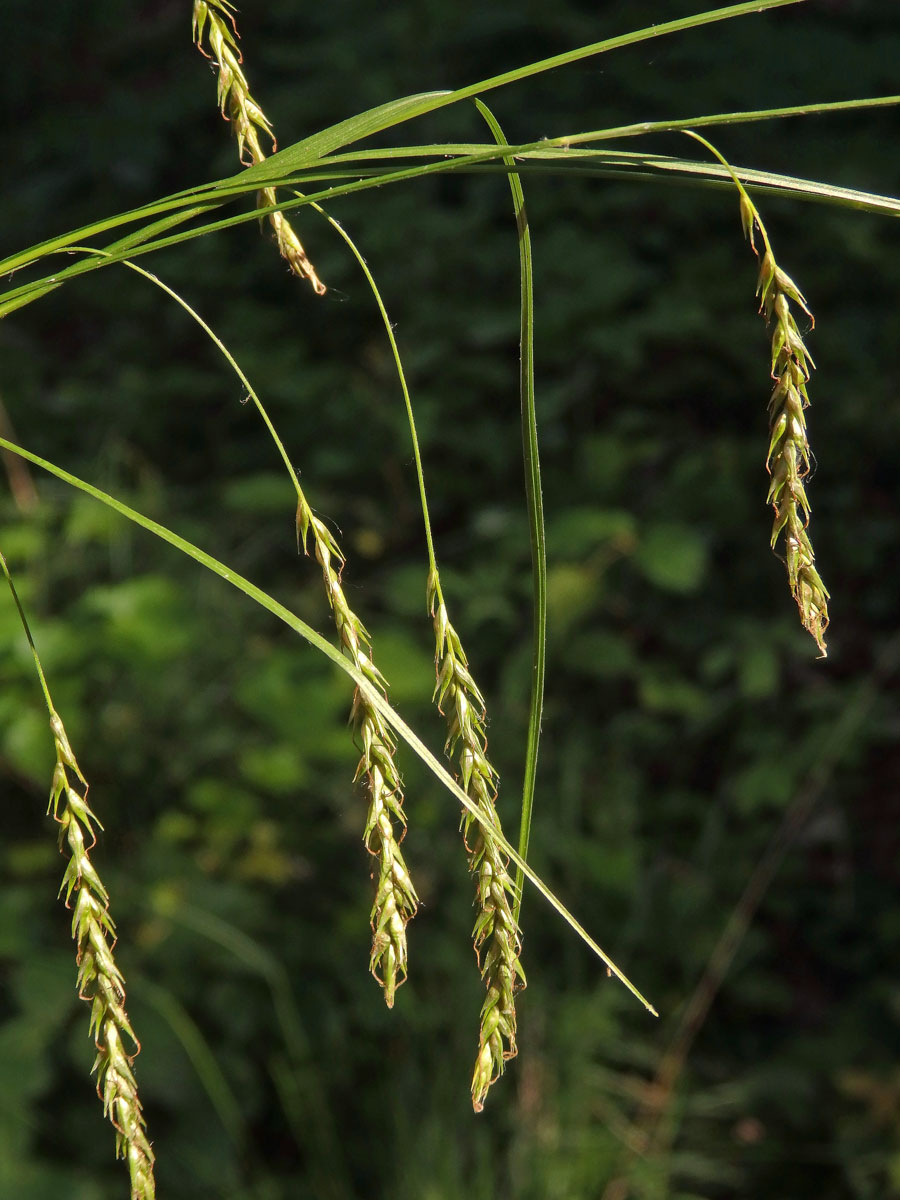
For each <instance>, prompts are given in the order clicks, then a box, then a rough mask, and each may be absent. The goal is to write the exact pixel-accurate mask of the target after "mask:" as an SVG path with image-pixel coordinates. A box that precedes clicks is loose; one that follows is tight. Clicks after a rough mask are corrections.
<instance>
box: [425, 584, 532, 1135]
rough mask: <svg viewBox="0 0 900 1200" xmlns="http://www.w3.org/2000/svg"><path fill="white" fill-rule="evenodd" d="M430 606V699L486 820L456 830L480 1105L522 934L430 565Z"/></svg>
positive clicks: (520, 978)
mask: <svg viewBox="0 0 900 1200" xmlns="http://www.w3.org/2000/svg"><path fill="white" fill-rule="evenodd" d="M428 607H429V611H430V612H431V615H432V618H433V621H434V632H435V642H436V651H435V666H436V668H437V686H436V687H435V692H434V698H435V700H436V701H437V704H438V707H439V708H440V710H441V711H442V712H443V713H444V714H445V716H446V718H447V724H448V731H449V732H448V736H447V745H446V747H445V749H446V753H447V754H448V755H450V756H452V755H454V754H455V755H456V757H457V760H458V763H459V775H460V784H461V785H462V788H463V791H464V792H465V793H466V795H467V796H468V797H469V798H470V799H471V800H472V801H473V803H474V805H475V806H476V808H477V809H478V811H479V813H481V814H482V815H483V816H484V817H485V819H486V821H487V825H486V826H485V825H483V824H482V823H481V822H480V821H478V819H477V818H476V817H475V816H474V814H473V813H471V812H469V810H468V809H464V810H463V815H462V824H461V826H460V828H461V829H462V833H463V839H464V841H465V846H466V853H467V855H468V859H469V870H470V871H471V872H472V874H473V875H474V876H475V880H476V897H475V904H476V907H477V910H478V915H477V917H476V920H475V928H474V930H473V938H474V943H475V954H476V956H477V958H478V965H479V968H480V970H481V977H482V979H483V980H484V984H485V988H486V991H487V994H486V996H485V999H484V1003H483V1005H482V1008H481V1019H480V1027H479V1040H478V1053H477V1056H476V1059H475V1070H474V1072H473V1075H472V1104H473V1106H474V1108H475V1111H476V1112H481V1110H482V1109H483V1107H484V1101H485V1097H486V1096H487V1093H488V1089H489V1088H490V1086H491V1084H493V1083H494V1082H496V1080H497V1079H498V1078H499V1077H500V1075H501V1074H502V1073H503V1069H504V1066H505V1064H506V1062H507V1061H508V1060H509V1059H511V1058H514V1057H515V1055H516V1052H517V1049H516V1003H515V994H516V992H517V991H518V989H519V988H520V987H523V986H524V984H525V973H524V971H523V970H522V965H521V962H520V961H519V956H520V954H521V951H522V939H521V936H520V933H519V927H518V925H517V923H516V920H515V917H514V916H513V903H514V900H515V885H514V883H513V880H512V879H511V877H510V874H509V871H508V869H507V868H508V860H507V858H506V855H505V854H504V853H503V851H502V850H501V848H500V846H499V844H498V842H497V840H496V837H495V836H494V835H493V833H492V830H497V831H498V832H500V818H499V816H498V814H497V807H496V798H497V772H496V771H495V769H494V767H493V766H492V765H491V763H490V761H489V760H488V757H487V739H486V737H485V732H484V711H485V708H484V698H483V697H482V695H481V691H480V690H479V688H478V686H477V684H476V683H475V680H474V679H473V678H472V674H471V672H470V670H469V664H468V661H467V659H466V654H465V651H464V650H463V647H462V642H461V641H460V639H459V635H458V634H457V632H456V630H455V629H454V628H453V626H452V624H451V623H450V618H449V615H448V613H447V606H446V604H445V603H444V597H443V594H442V592H441V584H440V579H439V577H438V573H437V570H436V569H432V571H431V573H430V574H429V577H428Z"/></svg>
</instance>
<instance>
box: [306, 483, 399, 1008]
mask: <svg viewBox="0 0 900 1200" xmlns="http://www.w3.org/2000/svg"><path fill="white" fill-rule="evenodd" d="M310 532H311V533H312V537H313V543H314V549H315V555H316V559H317V560H318V562H319V565H320V566H321V568H322V577H323V579H324V581H325V590H326V592H327V594H328V601H329V604H330V605H331V611H332V615H333V617H334V623H335V627H336V628H337V632H338V638H339V641H340V645H341V649H342V651H343V652H344V654H346V655H347V657H348V658H349V659H350V661H351V662H352V663H353V665H354V666H355V667H356V668H357V669H358V670H359V671H360V672H361V673H362V674H363V675H364V676H365V678H366V679H367V680H368V681H369V683H371V684H372V686H373V687H375V688H377V689H378V690H379V691H380V692H382V694H386V692H387V685H386V683H385V679H384V676H383V675H382V674H381V672H380V671H379V670H378V668H377V667H376V666H375V663H374V662H373V661H372V643H371V639H370V637H369V634H368V631H367V630H366V628H365V626H364V625H363V623H362V621H360V619H359V617H358V616H357V615H356V613H354V612H353V610H352V609H351V608H350V606H349V604H348V603H347V598H346V596H345V595H344V589H343V588H342V587H341V571H342V569H343V566H344V555H343V552H342V551H341V549H340V547H339V546H338V544H337V541H336V540H335V538H334V536H333V535H332V533H331V531H330V530H329V529H328V527H327V525H326V524H325V523H324V521H322V520H320V519H319V518H318V517H317V516H316V515H315V514H314V513H313V511H312V509H311V508H310V507H309V505H308V503H307V502H306V498H305V497H304V496H303V494H302V492H300V493H298V501H297V536H298V539H299V541H300V542H301V543H302V545H303V550H304V552H306V550H307V538H308V536H309V534H310ZM350 723H351V725H352V727H353V730H354V733H355V735H356V738H357V741H358V742H359V745H360V748H361V750H362V757H361V758H360V760H359V766H358V767H357V771H356V778H357V779H363V778H364V779H365V780H366V784H367V787H368V793H369V809H368V814H367V816H366V827H365V832H364V835H363V836H364V839H365V843H366V848H367V849H368V851H369V853H370V854H371V855H372V856H373V857H374V858H375V859H376V860H377V864H378V865H377V871H376V873H377V881H376V884H375V900H374V903H373V905H372V913H371V924H372V954H371V958H370V960H369V969H370V970H371V972H372V974H373V975H374V976H375V978H376V979H377V980H378V981H379V983H380V984H381V985H382V987H383V988H384V1000H385V1003H386V1004H387V1006H388V1008H392V1007H393V1004H394V995H395V993H396V990H397V988H398V987H399V986H400V984H402V983H403V982H404V980H405V979H406V975H407V949H406V926H407V923H408V922H409V921H410V919H411V918H412V917H413V916H415V913H416V909H417V907H418V897H417V896H416V891H415V888H414V887H413V884H412V880H411V879H410V877H409V872H408V871H407V869H406V863H405V862H404V861H403V854H402V852H401V850H400V842H401V841H402V840H403V835H404V834H405V832H406V816H405V814H404V812H403V784H402V781H401V779H400V774H399V772H398V770H397V766H396V763H395V761H394V754H395V751H396V742H395V740H394V737H393V734H392V733H391V731H390V729H389V728H388V726H387V724H386V723H385V721H384V719H383V718H382V716H381V714H380V713H379V712H378V710H377V709H376V708H375V707H374V705H373V704H372V703H371V702H370V701H369V700H368V698H367V697H366V695H365V693H364V692H362V691H361V690H360V689H359V688H357V690H356V693H355V695H354V697H353V706H352V708H351V711H350Z"/></svg>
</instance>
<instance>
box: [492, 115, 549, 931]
mask: <svg viewBox="0 0 900 1200" xmlns="http://www.w3.org/2000/svg"><path fill="white" fill-rule="evenodd" d="M475 103H476V105H477V107H478V111H479V112H480V113H481V115H482V116H483V117H484V119H485V121H486V122H487V123H488V126H489V127H490V130H491V132H492V133H493V135H494V137H495V138H496V140H497V143H498V145H504V144H505V143H506V138H505V137H504V135H503V130H502V129H501V128H500V125H499V124H498V122H497V120H496V119H495V117H494V115H493V114H492V113H491V111H490V109H489V108H488V107H487V105H485V104H483V103H481V101H480V100H476V101H475ZM503 161H504V164H505V165H506V166H507V167H508V168H510V171H509V175H508V178H509V186H510V189H511V190H512V198H513V207H514V209H515V214H516V227H517V229H518V231H519V275H520V279H521V306H520V327H519V344H520V347H521V351H520V357H519V392H520V397H521V404H522V450H523V456H524V462H525V497H526V502H527V507H528V527H529V533H530V536H531V587H532V596H533V600H534V625H533V631H532V659H531V698H530V701H529V707H528V744H527V747H526V751H525V779H524V782H523V785H522V816H521V823H520V826H519V855H520V857H521V858H522V859H523V860H524V859H527V858H528V843H529V840H530V837H531V822H532V815H533V811H534V792H535V786H536V782H537V760H538V748H539V746H540V738H541V714H542V713H543V709H544V678H545V675H546V669H547V661H546V659H547V543H546V536H545V533H544V502H543V497H542V492H541V459H540V447H539V445H538V434H537V411H536V408H535V401H534V269H533V264H532V258H531V230H530V229H529V225H528V214H527V212H526V209H525V194H524V192H523V191H522V183H521V180H520V179H519V176H518V175H517V173H516V172H515V170H513V169H512V168H514V166H515V163H514V161H513V159H512V158H511V157H508V156H505V157H504V160H503ZM523 882H524V880H523V876H522V870H521V868H519V870H518V871H517V872H516V902H515V908H514V912H513V915H514V917H515V920H516V924H518V922H519V914H520V912H521V909H522V885H523Z"/></svg>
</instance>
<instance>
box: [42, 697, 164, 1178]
mask: <svg viewBox="0 0 900 1200" xmlns="http://www.w3.org/2000/svg"><path fill="white" fill-rule="evenodd" d="M50 727H51V729H52V731H53V739H54V742H55V746H56V767H55V768H54V771H53V783H52V786H51V789H50V806H49V808H50V811H51V812H52V813H53V817H54V820H56V821H57V822H58V824H59V845H60V850H61V851H62V853H63V854H67V855H68V858H69V862H68V865H67V867H66V871H65V875H64V876H63V882H62V887H61V888H60V895H62V894H63V892H65V898H66V905H67V906H68V907H69V908H71V909H72V937H73V938H74V940H75V947H76V951H75V961H76V963H77V966H78V994H79V996H80V997H81V998H82V1000H86V1001H87V1002H88V1004H90V1006H91V1022H90V1032H91V1034H92V1035H93V1038H94V1044H95V1046H96V1048H97V1057H96V1059H95V1060H94V1066H93V1070H94V1072H96V1075H97V1092H98V1094H99V1096H100V1098H101V1100H102V1101H103V1112H104V1114H105V1116H107V1117H108V1118H109V1120H110V1122H111V1123H112V1125H113V1127H114V1128H115V1131H116V1154H117V1156H118V1157H119V1158H124V1159H127V1161H128V1170H129V1172H130V1175H131V1200H154V1198H155V1196H156V1185H155V1182H154V1177H153V1161H154V1159H153V1151H152V1149H151V1148H150V1142H149V1141H148V1140H147V1127H146V1122H145V1121H144V1113H143V1109H142V1108H141V1102H140V1099H139V1097H138V1091H137V1081H136V1080H135V1077H134V1070H133V1062H134V1057H135V1055H136V1054H137V1053H138V1051H139V1050H140V1042H139V1041H138V1039H137V1036H136V1035H135V1032H134V1030H133V1029H132V1027H131V1023H130V1021H129V1020H128V1014H127V1013H126V1011H125V980H124V978H123V976H122V972H121V971H120V970H119V968H118V966H117V965H116V962H115V959H114V957H113V947H114V945H115V941H116V933H115V925H114V924H113V919H112V917H111V916H110V915H109V894H108V893H107V891H106V888H105V887H104V885H103V883H102V881H101V879H100V876H99V875H98V874H97V871H96V869H95V867H94V865H93V863H92V862H91V860H90V855H89V850H90V849H91V848H92V847H93V846H94V845H95V844H96V840H97V838H96V833H95V830H96V829H99V828H102V827H101V825H100V822H99V821H98V820H97V818H96V816H95V815H94V813H93V812H92V811H91V809H90V807H89V806H88V802H87V792H88V785H87V782H86V780H85V778H84V776H83V775H82V773H81V770H80V768H79V766H78V763H77V762H76V760H75V755H74V754H73V753H72V747H71V746H70V744H69V739H68V737H67V736H66V731H65V729H64V727H63V723H62V721H61V720H60V718H59V716H58V715H57V714H56V713H55V712H51V718H50ZM126 1045H127V1046H128V1047H130V1050H129V1049H126Z"/></svg>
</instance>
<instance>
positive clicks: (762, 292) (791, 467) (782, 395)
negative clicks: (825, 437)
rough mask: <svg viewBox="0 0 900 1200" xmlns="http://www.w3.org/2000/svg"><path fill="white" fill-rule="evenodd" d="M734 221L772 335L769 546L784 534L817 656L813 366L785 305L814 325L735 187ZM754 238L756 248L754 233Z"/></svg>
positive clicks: (819, 601) (819, 600) (822, 593)
mask: <svg viewBox="0 0 900 1200" xmlns="http://www.w3.org/2000/svg"><path fill="white" fill-rule="evenodd" d="M741 221H742V223H743V226H744V233H745V235H746V236H747V237H748V238H749V240H750V245H751V247H752V248H753V251H754V253H755V254H756V256H757V258H758V259H759V280H758V283H757V287H756V294H757V296H758V297H759V304H760V312H762V313H763V314H764V316H765V318H766V322H767V324H768V325H769V326H770V328H771V330H772V378H773V379H774V380H775V387H774V389H773V390H772V395H771V397H770V399H769V451H768V455H767V456H766V465H767V467H768V469H769V472H770V474H771V477H772V479H771V483H770V484H769V494H768V496H767V501H768V503H770V504H771V505H772V506H773V507H774V509H775V520H774V523H773V525H772V548H773V549H774V548H775V546H776V544H777V543H778V539H779V538H780V537H781V536H782V534H783V535H784V541H783V546H784V557H785V562H786V564H787V572H788V581H789V583H790V587H791V594H792V595H793V597H794V599H795V600H796V602H797V607H798V608H799V610H800V620H801V622H802V624H803V627H804V629H806V630H808V631H809V633H810V634H812V636H813V637H814V638H815V641H816V645H817V646H818V647H819V651H820V653H821V655H822V657H823V658H824V657H825V654H826V650H825V630H826V629H827V628H828V591H827V589H826V587H825V585H824V583H823V582H822V579H821V577H820V575H819V572H818V571H817V570H816V567H815V555H814V553H813V548H812V542H811V541H810V539H809V533H808V532H807V527H808V525H809V514H810V506H809V500H808V498H807V495H806V487H805V485H804V482H803V481H804V479H805V478H806V476H807V475H808V474H809V469H810V450H809V440H808V438H807V433H806V413H805V411H804V410H805V409H806V408H807V407H808V406H809V396H808V394H807V383H808V382H809V377H810V371H811V370H812V368H813V367H814V366H815V364H814V363H813V360H812V357H811V356H810V354H809V351H808V350H807V349H806V346H805V344H804V341H803V336H802V334H801V333H800V330H799V328H798V326H797V321H796V319H795V317H794V314H793V311H792V309H791V305H792V304H795V305H797V306H798V307H799V308H800V309H801V310H802V311H803V312H804V313H805V314H806V315H807V317H809V320H810V324H811V325H812V324H814V323H815V322H814V318H813V315H812V313H811V312H810V311H809V308H808V307H807V304H806V300H805V298H804V296H803V293H802V292H801V291H800V289H799V288H798V287H797V285H796V284H795V283H794V281H793V280H792V279H791V277H790V276H789V275H788V274H786V272H784V271H783V270H782V269H781V268H780V267H779V266H778V263H777V262H776V261H775V255H774V254H773V252H772V245H771V242H770V241H769V236H768V234H767V232H766V228H765V226H764V225H763V223H762V220H761V219H760V216H759V213H758V212H757V210H756V207H755V205H754V204H753V202H752V201H751V200H750V198H749V196H748V195H747V193H746V192H745V191H744V190H743V189H741ZM756 231H758V232H759V234H760V237H761V238H762V243H763V250H762V253H761V254H760V251H759V250H758V248H757V245H756V240H755V233H756Z"/></svg>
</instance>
